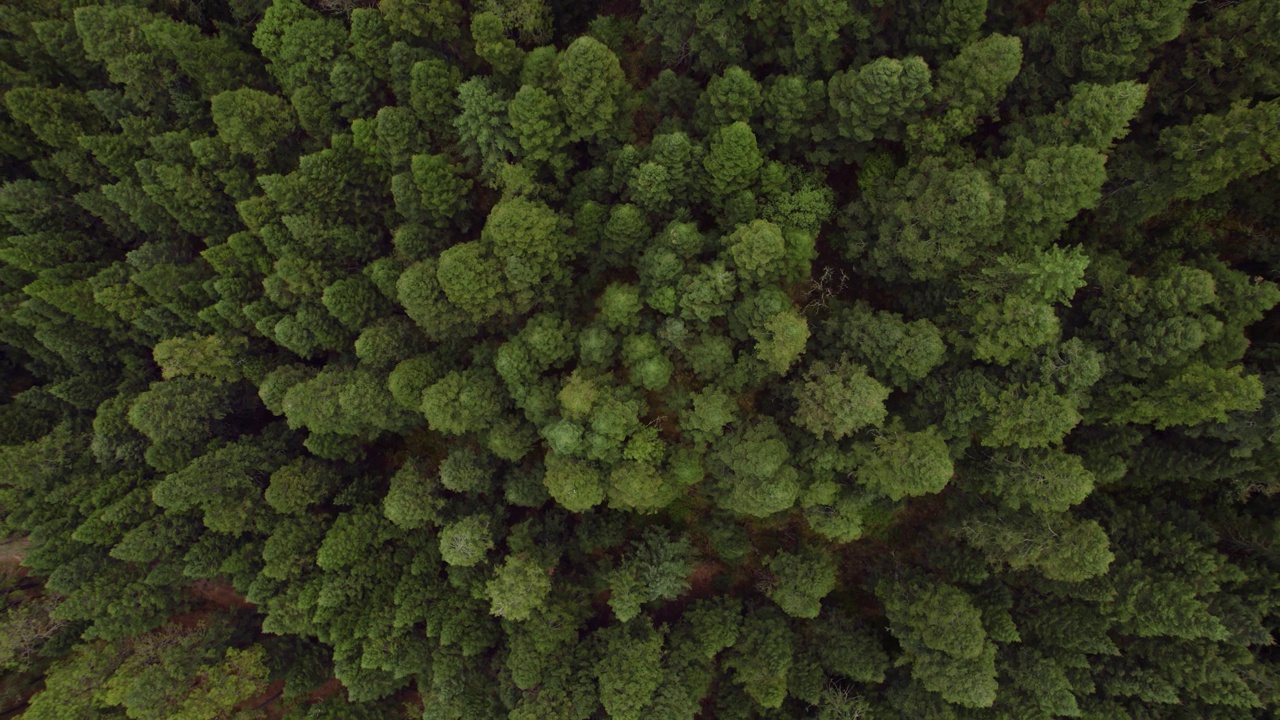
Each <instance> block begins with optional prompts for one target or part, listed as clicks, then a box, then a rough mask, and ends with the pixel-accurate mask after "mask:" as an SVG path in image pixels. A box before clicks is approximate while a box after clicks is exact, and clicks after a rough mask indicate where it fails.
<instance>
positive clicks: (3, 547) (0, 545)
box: [0, 537, 31, 565]
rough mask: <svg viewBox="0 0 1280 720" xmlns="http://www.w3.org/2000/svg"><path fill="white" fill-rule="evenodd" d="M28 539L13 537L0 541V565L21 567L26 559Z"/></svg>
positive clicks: (29, 542)
mask: <svg viewBox="0 0 1280 720" xmlns="http://www.w3.org/2000/svg"><path fill="white" fill-rule="evenodd" d="M30 544H31V540H30V538H27V537H14V538H8V539H6V540H0V565H21V564H22V561H23V560H24V559H26V557H27V547H28V546H29V545H30Z"/></svg>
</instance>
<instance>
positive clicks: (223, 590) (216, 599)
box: [188, 580, 257, 610]
mask: <svg viewBox="0 0 1280 720" xmlns="http://www.w3.org/2000/svg"><path fill="white" fill-rule="evenodd" d="M188 591H189V592H190V593H191V594H192V595H193V596H194V597H196V598H198V599H200V600H204V601H205V603H207V604H209V605H214V606H216V607H217V608H224V607H227V608H237V609H246V610H247V609H250V608H255V607H257V606H256V605H254V604H253V603H251V602H249V601H248V600H245V599H244V596H242V595H241V594H240V593H238V592H236V589H235V588H234V587H232V585H231V583H227V582H221V583H219V582H213V581H212V580H197V581H196V582H195V583H193V584H192V585H191V586H190V587H189V588H188ZM209 609H216V608H209Z"/></svg>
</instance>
